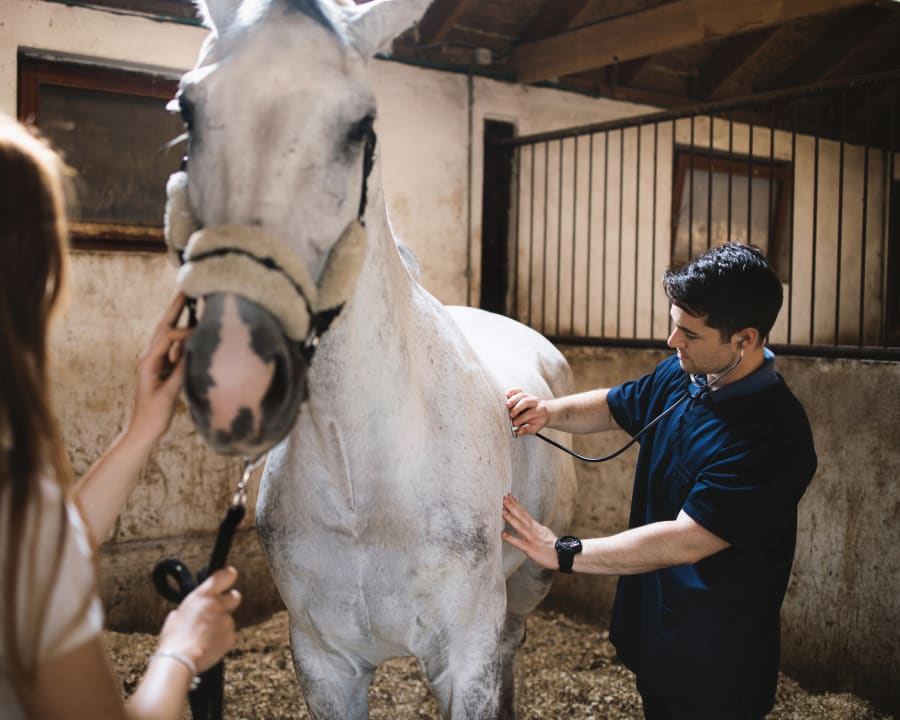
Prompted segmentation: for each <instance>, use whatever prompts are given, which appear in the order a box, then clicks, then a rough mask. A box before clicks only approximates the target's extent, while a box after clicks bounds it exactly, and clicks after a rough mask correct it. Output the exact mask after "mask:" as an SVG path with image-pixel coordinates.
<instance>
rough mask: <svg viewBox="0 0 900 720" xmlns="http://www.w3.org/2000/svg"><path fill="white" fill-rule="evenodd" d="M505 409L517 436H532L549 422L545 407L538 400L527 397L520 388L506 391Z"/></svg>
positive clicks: (548, 414)
mask: <svg viewBox="0 0 900 720" xmlns="http://www.w3.org/2000/svg"><path fill="white" fill-rule="evenodd" d="M506 409H507V410H509V419H510V422H512V425H513V429H514V432H515V434H516V435H517V436H519V435H534V434H535V433H537V432H540V431H541V430H542V429H543V428H544V427H545V426H546V425H547V423H548V422H549V420H550V411H549V410H548V408H547V405H546V404H545V403H544V402H543V401H542V400H541V399H540V398H538V397H535V396H534V395H528V394H527V393H525V391H524V390H521V389H520V388H513V389H512V390H509V391H507V393H506Z"/></svg>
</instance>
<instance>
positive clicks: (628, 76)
mask: <svg viewBox="0 0 900 720" xmlns="http://www.w3.org/2000/svg"><path fill="white" fill-rule="evenodd" d="M649 64H650V58H649V57H644V58H638V59H637V60H629V61H628V62H625V63H623V64H621V65H617V66H614V67H615V69H614V70H613V78H614V80H615V83H616V84H617V85H631V83H633V82H634V80H635V78H637V76H638V75H640V74H641V71H642V70H643V69H644V68H645V67H647V65H649Z"/></svg>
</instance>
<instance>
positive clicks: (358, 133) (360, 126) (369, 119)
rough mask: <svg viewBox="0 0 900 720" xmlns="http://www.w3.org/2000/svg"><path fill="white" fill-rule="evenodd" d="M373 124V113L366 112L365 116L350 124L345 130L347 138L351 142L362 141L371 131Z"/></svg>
mask: <svg viewBox="0 0 900 720" xmlns="http://www.w3.org/2000/svg"><path fill="white" fill-rule="evenodd" d="M374 124H375V114H374V113H368V114H366V116H365V117H363V118H362V119H361V120H358V121H357V122H355V123H353V125H351V126H350V130H349V131H348V132H347V140H348V141H349V142H352V143H358V142H362V141H363V140H365V139H366V137H368V136H369V135H370V134H371V133H372V126H373V125H374Z"/></svg>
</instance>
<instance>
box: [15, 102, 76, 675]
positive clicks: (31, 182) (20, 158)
mask: <svg viewBox="0 0 900 720" xmlns="http://www.w3.org/2000/svg"><path fill="white" fill-rule="evenodd" d="M64 167H65V166H64V165H63V163H62V161H61V160H60V159H59V157H58V156H57V155H56V154H55V153H54V152H53V151H52V150H51V149H50V148H49V146H48V145H47V144H46V143H45V142H43V141H42V140H40V139H39V138H38V137H36V136H35V135H34V134H32V133H31V132H30V131H28V130H27V129H26V128H25V127H24V126H22V125H20V124H19V123H16V122H14V121H12V120H10V119H8V118H4V117H2V116H0V492H2V493H4V495H5V496H6V497H5V499H6V507H7V510H8V512H9V514H8V516H7V517H8V523H7V525H6V527H3V528H0V532H3V533H4V535H5V536H6V537H5V540H6V543H5V547H6V557H5V558H3V559H2V561H0V567H3V568H4V573H3V597H2V601H3V606H2V607H3V622H4V637H5V644H6V647H5V656H6V658H7V663H8V668H7V670H8V671H9V672H10V673H11V674H12V676H13V678H16V677H19V678H24V677H27V676H29V675H30V671H31V670H32V669H33V668H27V667H25V662H24V657H25V655H24V652H25V649H24V648H22V647H20V646H19V640H18V638H19V633H18V632H17V628H16V623H17V618H18V617H19V611H20V608H18V607H16V604H17V603H16V588H17V585H18V583H19V582H20V579H21V578H22V575H21V572H22V568H21V567H20V565H21V562H22V557H23V553H22V551H21V548H23V547H27V546H28V545H29V544H30V543H29V540H30V538H25V537H24V535H25V533H26V524H25V518H26V511H27V509H28V507H29V506H30V504H31V503H32V502H33V501H35V499H36V498H37V494H38V492H39V483H40V480H41V478H42V477H48V476H49V477H54V478H55V479H56V481H57V482H58V483H59V484H60V485H61V487H62V488H63V491H64V492H66V490H67V489H68V488H69V486H70V485H71V477H72V473H71V468H70V466H69V462H68V458H67V455H66V452H65V448H64V446H63V442H62V437H61V434H60V430H59V425H58V423H57V419H56V415H55V413H54V411H53V407H52V402H51V398H50V388H49V382H48V381H49V378H48V357H47V336H48V330H49V326H50V322H51V318H52V316H53V314H54V310H56V309H57V307H58V306H59V305H60V304H61V303H60V299H61V297H62V296H63V295H64V289H65V285H66V272H67V255H68V241H67V227H66V213H65V192H64V177H65V170H64ZM61 512H65V508H64V507H63V508H62V509H61ZM59 526H60V527H61V528H62V531H61V534H60V537H59V539H58V542H59V547H60V548H61V547H62V543H63V542H64V540H65V534H64V533H65V532H66V530H65V528H66V527H67V523H66V522H65V521H64V518H61V522H60V523H59ZM25 557H27V555H26V556H25ZM58 558H59V553H57V559H58ZM57 572H58V567H57V568H55V569H54V573H53V577H55V576H56V574H57ZM34 602H36V603H37V605H35V606H34V607H36V608H37V611H38V618H39V619H42V618H43V616H44V615H45V614H46V605H47V602H48V598H47V597H43V598H35V599H34ZM37 625H38V627H37V628H34V630H33V636H32V637H31V640H33V641H34V643H35V644H36V643H37V639H38V635H39V632H40V625H41V622H38V623H37ZM29 630H31V629H29Z"/></svg>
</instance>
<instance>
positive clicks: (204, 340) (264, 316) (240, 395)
mask: <svg viewBox="0 0 900 720" xmlns="http://www.w3.org/2000/svg"><path fill="white" fill-rule="evenodd" d="M307 370H308V360H307V356H306V354H305V353H304V351H303V346H302V344H301V343H298V342H296V341H293V340H291V339H290V338H289V337H288V336H287V335H286V334H285V332H284V330H283V329H282V326H281V324H280V323H279V322H278V320H277V319H276V318H275V317H274V315H272V313H270V312H269V311H268V310H266V309H265V308H263V307H262V306H260V305H258V304H256V303H255V302H253V301H251V300H248V299H247V298H245V297H242V296H240V295H236V294H234V293H214V294H211V295H208V296H206V297H205V298H204V303H203V312H202V315H201V317H200V319H199V322H198V324H197V327H196V328H195V330H194V332H193V333H192V334H191V336H190V338H189V339H188V341H187V343H186V345H185V381H184V388H185V395H186V396H187V400H188V404H189V407H190V411H191V418H192V419H193V422H194V425H195V426H196V427H197V429H198V430H199V431H200V433H201V434H202V435H203V437H204V438H205V439H206V441H207V442H208V443H209V444H210V446H211V447H212V448H213V449H214V450H215V451H216V452H219V453H222V454H225V455H245V456H248V457H249V456H254V455H259V454H260V453H263V452H265V451H266V450H268V449H269V448H271V447H272V446H274V445H275V444H277V443H278V442H280V441H281V440H282V439H283V438H284V437H285V436H286V435H287V433H288V432H289V431H290V429H291V427H293V424H294V421H295V420H296V418H297V415H298V413H299V410H300V405H301V404H302V402H303V401H304V400H305V399H306V396H307V385H306V372H307Z"/></svg>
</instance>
